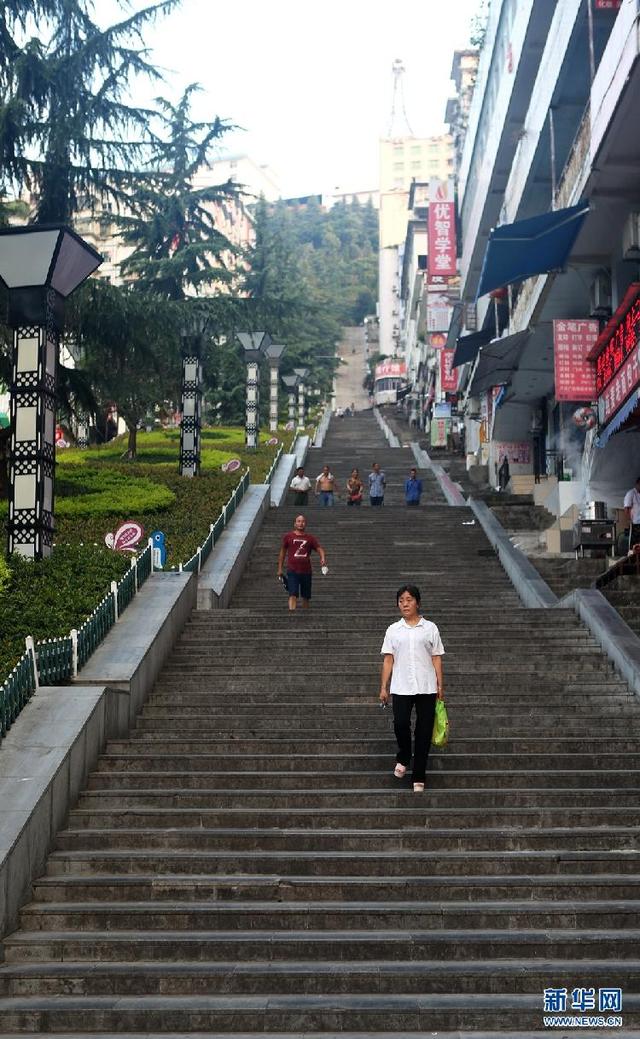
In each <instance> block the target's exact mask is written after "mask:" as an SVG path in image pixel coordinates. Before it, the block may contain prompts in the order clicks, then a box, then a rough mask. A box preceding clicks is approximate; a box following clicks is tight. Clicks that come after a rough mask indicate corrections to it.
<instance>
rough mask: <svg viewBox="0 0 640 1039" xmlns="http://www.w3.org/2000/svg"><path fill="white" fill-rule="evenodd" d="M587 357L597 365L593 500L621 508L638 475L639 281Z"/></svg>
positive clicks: (590, 464)
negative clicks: (596, 426)
mask: <svg viewBox="0 0 640 1039" xmlns="http://www.w3.org/2000/svg"><path fill="white" fill-rule="evenodd" d="M589 360H590V361H592V362H594V364H595V370H596V397H597V412H598V430H597V434H596V435H594V437H593V438H592V442H591V443H590V444H589V445H588V449H587V458H586V461H587V466H588V472H589V498H590V499H593V500H599V501H606V502H607V504H608V505H609V506H611V507H618V508H619V507H620V505H621V504H622V498H623V497H624V494H625V492H626V491H628V490H629V488H630V487H632V486H633V484H634V482H635V480H636V478H637V477H638V475H640V394H639V390H640V282H634V283H633V284H632V285H630V286H629V288H628V289H627V292H626V293H625V296H624V299H623V300H622V303H621V304H620V306H619V307H618V308H617V309H616V311H615V313H614V314H613V316H612V317H611V319H610V321H609V322H608V323H607V324H606V326H605V327H604V329H603V330H602V332H601V333H600V335H599V336H598V339H597V340H596V342H595V344H594V346H593V349H592V350H591V352H590V354H589Z"/></svg>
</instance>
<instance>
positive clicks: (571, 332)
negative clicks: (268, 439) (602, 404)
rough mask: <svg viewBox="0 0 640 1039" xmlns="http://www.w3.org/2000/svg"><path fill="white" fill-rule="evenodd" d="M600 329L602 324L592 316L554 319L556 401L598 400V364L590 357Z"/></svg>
mask: <svg viewBox="0 0 640 1039" xmlns="http://www.w3.org/2000/svg"><path fill="white" fill-rule="evenodd" d="M599 332H600V325H599V323H598V322H597V321H593V320H591V319H589V320H570V319H568V320H566V321H562V320H560V321H554V322H553V363H554V369H555V382H556V389H555V397H556V400H571V401H586V402H587V403H589V402H590V401H592V400H595V399H596V366H595V364H594V363H593V362H592V361H588V360H587V356H588V354H589V353H590V351H591V349H592V348H593V344H594V343H595V341H596V339H597V338H598V335H599Z"/></svg>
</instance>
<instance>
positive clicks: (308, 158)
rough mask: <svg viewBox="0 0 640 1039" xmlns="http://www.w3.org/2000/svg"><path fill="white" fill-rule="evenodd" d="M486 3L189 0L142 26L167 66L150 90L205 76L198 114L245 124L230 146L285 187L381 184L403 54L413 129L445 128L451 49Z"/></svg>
mask: <svg viewBox="0 0 640 1039" xmlns="http://www.w3.org/2000/svg"><path fill="white" fill-rule="evenodd" d="M139 6H141V4H140V3H139V2H136V3H134V7H135V8H137V7H139ZM478 7H479V0H388V2H382V0H373V2H366V0H322V2H320V3H315V4H309V3H306V4H305V3H304V2H303V0H297V2H294V0H240V3H238V4H230V3H225V4H219V3H216V0H183V2H182V4H181V6H180V8H179V9H178V10H176V11H174V12H173V13H172V14H171V15H169V16H168V17H166V18H164V19H163V20H162V21H161V22H159V23H158V25H157V26H156V27H155V28H151V29H149V30H148V31H147V33H146V34H145V39H146V41H147V43H148V45H149V46H150V47H151V48H152V52H153V58H154V61H155V62H156V63H157V64H158V65H159V66H160V67H161V68H162V69H163V70H164V74H165V78H166V83H165V84H164V85H161V86H160V87H157V86H156V87H154V90H153V93H154V94H157V93H159V92H160V93H162V94H163V96H165V97H168V98H169V99H170V100H172V101H175V100H177V98H178V97H179V95H180V93H181V91H182V89H183V88H184V87H185V86H186V85H187V84H189V83H192V82H197V83H199V84H200V85H201V87H202V92H201V93H200V94H199V95H198V99H197V101H196V102H195V105H194V114H195V115H196V116H197V118H200V119H213V118H214V117H215V116H216V115H218V116H220V117H222V118H225V119H227V120H229V121H230V122H231V123H234V124H236V125H237V126H240V127H242V128H243V131H242V132H240V131H238V132H235V133H234V134H233V135H232V134H228V135H226V136H225V137H224V138H223V144H222V146H221V151H222V152H223V153H224V152H226V153H236V154H248V155H250V156H251V158H252V159H254V160H255V161H256V162H257V163H258V164H265V165H268V166H270V167H271V169H272V170H273V171H274V172H275V175H276V179H277V181H278V183H279V184H280V185H281V189H282V194H283V196H284V197H288V196H298V195H306V194H312V193H330V192H332V191H333V190H334V189H335V188H340V189H342V190H346V191H355V190H363V191H368V190H372V189H375V188H376V187H377V180H378V174H377V162H378V140H379V138H380V137H381V136H386V135H387V133H388V130H389V119H390V114H391V105H392V98H393V76H392V71H391V69H392V64H393V61H394V59H396V58H400V59H401V60H402V61H403V64H404V66H405V69H406V73H405V76H404V92H405V109H406V112H407V116H408V119H409V124H410V126H411V129H412V130H413V133H414V135H415V136H418V137H420V136H429V135H431V134H437V133H441V132H443V131H444V129H445V127H444V123H443V119H444V109H445V104H446V100H447V97H449V96H451V94H452V93H454V89H453V85H452V84H451V82H450V79H449V76H450V72H451V61H452V57H453V51H454V50H455V49H456V48H460V47H465V46H468V38H469V28H470V23H471V18H472V16H473V14H474V13H475V12H476V11H477V9H478ZM95 10H96V14H97V15H98V17H99V19H100V20H103V18H104V17H110V16H111V15H112V13H113V0H96V3H95ZM141 90H142V88H141ZM148 90H149V88H148V87H145V88H144V92H145V93H146V94H148ZM136 99H137V98H136ZM146 99H147V98H146V96H145V98H144V100H145V101H146Z"/></svg>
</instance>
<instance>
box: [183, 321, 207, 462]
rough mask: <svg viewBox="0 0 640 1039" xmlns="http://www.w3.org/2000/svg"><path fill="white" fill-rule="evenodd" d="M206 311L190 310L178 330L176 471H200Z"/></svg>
mask: <svg viewBox="0 0 640 1039" xmlns="http://www.w3.org/2000/svg"><path fill="white" fill-rule="evenodd" d="M208 323H209V315H208V314H205V313H204V312H203V311H201V310H193V312H192V313H190V314H188V317H187V319H186V320H185V323H184V326H183V332H182V403H181V408H180V410H181V414H182V421H181V423H180V475H181V476H197V475H198V473H199V471H200V440H201V425H202V342H203V339H204V334H205V331H206V329H207V325H208Z"/></svg>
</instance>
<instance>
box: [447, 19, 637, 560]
mask: <svg viewBox="0 0 640 1039" xmlns="http://www.w3.org/2000/svg"><path fill="white" fill-rule="evenodd" d="M639 20H640V4H639V3H638V0H622V2H618V0H615V2H613V3H612V2H609V0H607V2H606V3H605V2H598V0H592V2H591V3H588V4H586V3H584V2H581V0H557V2H556V3H554V2H551V0H548V2H547V0H527V2H520V0H519V2H517V3H516V2H515V0H493V2H492V3H491V5H490V8H489V23H488V26H487V35H486V39H485V43H484V46H483V48H482V51H481V54H480V61H479V65H478V73H477V80H476V86H475V91H474V96H473V100H472V104H471V108H470V112H469V129H468V135H467V139H466V142H465V145H464V149H463V154H462V160H461V166H460V176H459V200H460V217H461V226H462V238H463V249H462V260H461V291H462V297H463V300H465V301H467V302H468V303H473V302H474V301H475V299H476V296H477V297H478V307H477V320H478V328H479V333H478V334H476V335H475V337H474V338H473V339H471V340H467V339H466V337H465V336H464V331H465V330H464V328H462V330H461V331H462V333H463V334H462V337H461V338H459V339H458V348H457V356H456V360H460V361H463V362H464V364H463V365H462V371H463V385H464V387H465V393H466V412H467V427H468V429H467V444H468V446H470V447H471V448H472V450H471V451H470V452H469V458H468V461H469V463H481V464H487V465H488V474H489V478H490V479H491V480H492V481H495V471H496V467H497V465H498V463H499V461H500V459H501V458H502V457H503V456H504V455H507V457H509V458H510V460H511V461H512V465H511V471H512V474H513V473H514V472H515V473H516V475H518V476H519V477H520V479H519V481H516V484H519V486H520V487H522V489H527V485H528V484H529V485H530V484H534V482H535V483H536V484H537V486H536V487H535V493H536V497H537V500H540V501H544V503H545V504H546V505H547V507H548V508H550V509H551V510H552V511H554V512H555V513H556V515H557V516H563V515H565V514H568V513H569V512H570V511H571V509H572V508H574V515H575V508H577V507H579V506H581V505H582V504H583V503H584V502H586V501H588V500H590V499H597V500H605V501H606V502H607V503H608V504H609V506H611V507H613V506H616V505H620V504H621V500H622V493H623V491H624V490H625V489H628V487H629V486H631V484H632V483H633V481H634V480H635V477H636V475H637V471H640V469H639V466H640V436H639V435H638V433H637V430H638V428H640V407H639V406H638V392H639V390H640V369H639V368H638V364H637V343H638V341H639V340H640V323H639V322H638V320H637V318H638V317H640V303H638V302H637V300H638V298H639V297H640V287H638V286H637V282H638V280H639V272H638V260H639V258H640V217H639V215H638V214H640V176H639V173H640V143H639V138H638V134H637V132H636V128H635V127H636V122H637V108H638V105H639V104H640V61H639V60H638V59H639V57H640V43H639V41H640V34H639ZM607 322H608V323H607ZM483 342H484V345H482V344H483ZM594 406H595V407H596V409H597V417H596V415H595V414H594V411H593V410H592V407H594ZM596 421H597V425H594V423H596ZM478 430H480V431H481V434H482V435H480V436H478ZM476 448H477V450H476ZM558 544H560V541H558Z"/></svg>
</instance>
